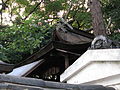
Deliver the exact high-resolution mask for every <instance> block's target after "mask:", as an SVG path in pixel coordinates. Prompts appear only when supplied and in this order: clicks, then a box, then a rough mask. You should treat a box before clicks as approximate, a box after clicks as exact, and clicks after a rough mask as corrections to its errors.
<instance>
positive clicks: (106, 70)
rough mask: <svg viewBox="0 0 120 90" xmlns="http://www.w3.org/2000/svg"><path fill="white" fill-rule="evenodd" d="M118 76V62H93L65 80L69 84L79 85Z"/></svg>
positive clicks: (119, 66) (119, 69)
mask: <svg viewBox="0 0 120 90" xmlns="http://www.w3.org/2000/svg"><path fill="white" fill-rule="evenodd" d="M116 74H120V62H118V61H116V62H115V61H113V62H112V61H105V62H103V61H102V62H100V61H98V62H97V61H95V62H92V63H91V64H89V65H88V66H87V67H85V68H84V69H82V70H80V71H77V73H75V74H73V75H72V76H71V78H69V79H68V80H67V83H70V84H81V83H86V82H90V81H94V80H98V79H101V78H105V77H109V76H112V75H116Z"/></svg>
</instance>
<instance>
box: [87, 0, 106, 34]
mask: <svg viewBox="0 0 120 90" xmlns="http://www.w3.org/2000/svg"><path fill="white" fill-rule="evenodd" d="M88 6H89V8H90V12H91V15H92V26H93V30H94V35H95V36H98V35H104V36H106V28H105V24H104V20H103V16H102V10H101V7H100V2H99V0H88Z"/></svg>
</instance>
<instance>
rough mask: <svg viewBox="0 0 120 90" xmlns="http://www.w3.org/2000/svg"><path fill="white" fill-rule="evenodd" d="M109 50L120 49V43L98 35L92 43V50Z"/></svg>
mask: <svg viewBox="0 0 120 90" xmlns="http://www.w3.org/2000/svg"><path fill="white" fill-rule="evenodd" d="M108 48H120V43H119V42H115V41H113V40H111V39H109V38H108V37H106V36H103V35H98V36H96V37H95V38H94V40H93V41H92V43H91V47H90V49H108Z"/></svg>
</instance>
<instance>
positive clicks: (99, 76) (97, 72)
mask: <svg viewBox="0 0 120 90" xmlns="http://www.w3.org/2000/svg"><path fill="white" fill-rule="evenodd" d="M60 80H61V82H65V81H67V83H70V84H101V85H107V86H109V85H112V84H114V85H115V84H116V85H117V84H118V83H120V49H98V50H88V51H87V52H85V53H84V54H83V55H82V56H81V57H80V58H78V59H77V60H76V61H75V62H74V63H73V64H72V65H71V66H70V67H68V68H67V70H65V72H64V73H63V74H62V75H61V76H60Z"/></svg>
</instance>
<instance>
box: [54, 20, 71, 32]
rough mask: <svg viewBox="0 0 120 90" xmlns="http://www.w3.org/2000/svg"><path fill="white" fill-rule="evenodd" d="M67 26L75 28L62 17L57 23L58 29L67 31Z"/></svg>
mask: <svg viewBox="0 0 120 90" xmlns="http://www.w3.org/2000/svg"><path fill="white" fill-rule="evenodd" d="M67 28H68V29H71V30H73V27H72V26H71V25H70V24H69V23H68V22H67V21H65V20H64V19H63V18H60V21H59V23H58V24H57V27H56V30H60V29H62V30H63V31H64V32H65V33H67V30H66V29H67Z"/></svg>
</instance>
